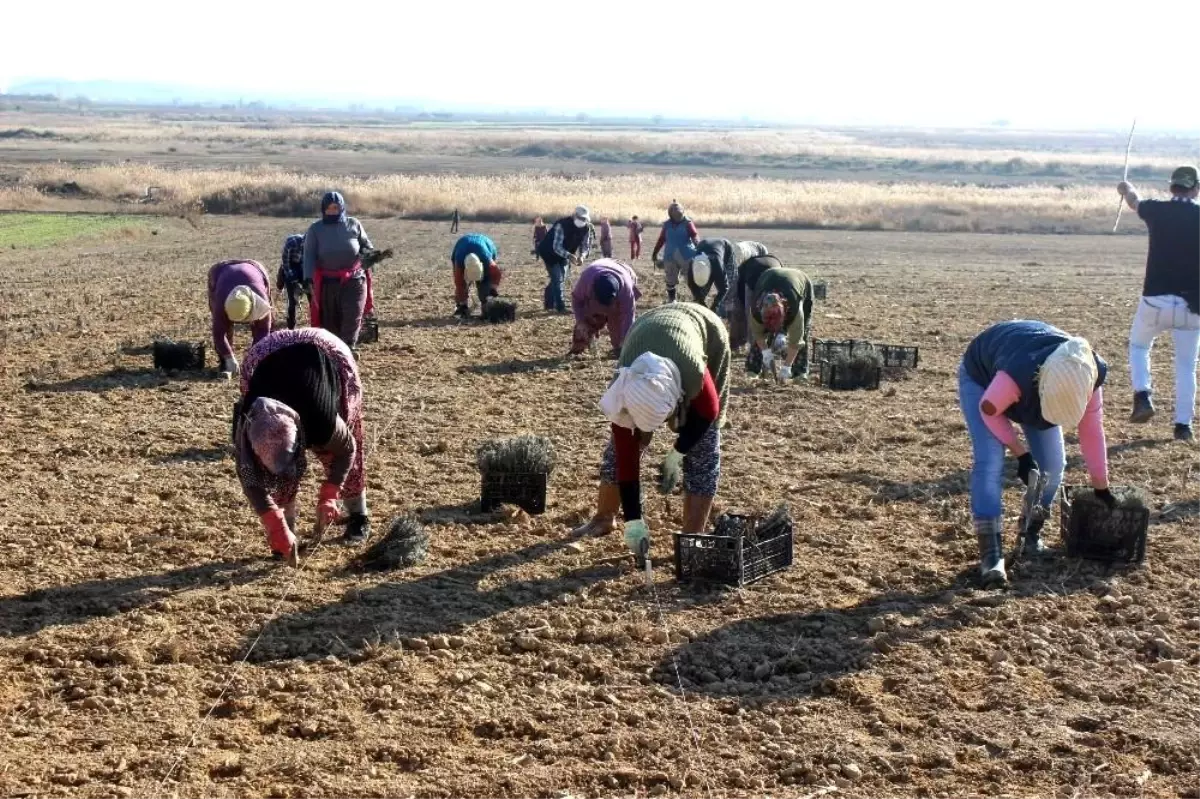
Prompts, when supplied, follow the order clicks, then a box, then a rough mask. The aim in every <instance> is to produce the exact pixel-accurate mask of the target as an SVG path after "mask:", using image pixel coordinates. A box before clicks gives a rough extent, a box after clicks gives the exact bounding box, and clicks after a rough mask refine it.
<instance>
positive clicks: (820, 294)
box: [812, 280, 829, 300]
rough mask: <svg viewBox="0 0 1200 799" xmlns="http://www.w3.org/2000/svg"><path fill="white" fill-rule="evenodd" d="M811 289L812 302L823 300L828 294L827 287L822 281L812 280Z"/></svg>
mask: <svg viewBox="0 0 1200 799" xmlns="http://www.w3.org/2000/svg"><path fill="white" fill-rule="evenodd" d="M812 288H813V299H814V300H823V299H825V297H826V295H827V294H828V293H829V287H828V285H827V284H826V283H825V281H824V280H814V281H813V282H812Z"/></svg>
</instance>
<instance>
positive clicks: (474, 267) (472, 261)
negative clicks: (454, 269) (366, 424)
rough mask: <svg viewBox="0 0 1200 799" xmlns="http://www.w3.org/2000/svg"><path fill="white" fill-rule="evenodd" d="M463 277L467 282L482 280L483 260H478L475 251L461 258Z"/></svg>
mask: <svg viewBox="0 0 1200 799" xmlns="http://www.w3.org/2000/svg"><path fill="white" fill-rule="evenodd" d="M463 277H464V278H466V281H467V282H468V283H478V282H479V281H480V280H483V261H480V260H479V256H478V255H476V254H475V253H470V254H468V255H467V257H466V258H464V259H463Z"/></svg>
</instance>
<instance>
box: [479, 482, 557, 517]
mask: <svg viewBox="0 0 1200 799" xmlns="http://www.w3.org/2000/svg"><path fill="white" fill-rule="evenodd" d="M548 484H549V478H548V475H546V474H539V473H534V472H531V473H525V472H487V473H486V474H483V475H482V478H481V485H480V490H479V509H480V510H482V511H483V512H484V513H487V512H489V511H493V510H495V509H496V508H498V507H500V506H501V505H516V506H517V507H519V508H521V509H522V510H524V511H525V512H526V513H529V514H531V515H534V516H536V515H538V514H540V513H544V512H545V510H546V489H547V486H548Z"/></svg>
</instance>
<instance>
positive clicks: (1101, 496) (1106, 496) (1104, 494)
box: [1093, 488, 1117, 510]
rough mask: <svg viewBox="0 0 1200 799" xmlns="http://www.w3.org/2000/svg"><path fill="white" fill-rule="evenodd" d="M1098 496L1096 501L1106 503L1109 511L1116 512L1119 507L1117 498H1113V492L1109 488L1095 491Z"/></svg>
mask: <svg viewBox="0 0 1200 799" xmlns="http://www.w3.org/2000/svg"><path fill="white" fill-rule="evenodd" d="M1093 491H1094V493H1095V494H1096V499H1098V500H1100V501H1101V502H1103V503H1104V505H1105V507H1107V508H1108V509H1109V510H1115V509H1116V507H1117V498H1116V497H1114V496H1113V492H1112V491H1110V490H1109V489H1107V488H1096V489H1093Z"/></svg>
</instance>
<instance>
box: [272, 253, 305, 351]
mask: <svg viewBox="0 0 1200 799" xmlns="http://www.w3.org/2000/svg"><path fill="white" fill-rule="evenodd" d="M305 285H306V284H305V282H304V234H303V233H293V234H292V235H290V236H288V237H287V239H285V240H284V242H283V254H282V255H281V256H280V258H279V272H278V274H276V276H275V288H277V289H279V290H280V291H286V292H287V300H288V307H287V329H288V330H295V328H296V308H297V307H298V306H299V305H300V297H301V295H303V296H306V297H307V296H308V289H307V288H306V287H305ZM309 302H310V304H311V302H312V299H311V297H310V298H309Z"/></svg>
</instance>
